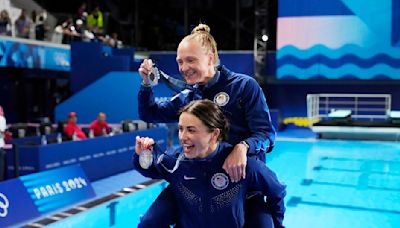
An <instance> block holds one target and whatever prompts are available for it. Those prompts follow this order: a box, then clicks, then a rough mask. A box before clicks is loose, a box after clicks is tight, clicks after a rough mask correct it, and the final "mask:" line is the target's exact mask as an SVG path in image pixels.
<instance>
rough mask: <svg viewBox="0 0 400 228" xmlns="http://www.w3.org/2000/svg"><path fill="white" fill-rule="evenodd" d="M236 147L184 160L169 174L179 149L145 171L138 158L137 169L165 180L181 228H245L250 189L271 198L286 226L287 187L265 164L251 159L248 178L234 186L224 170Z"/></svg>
mask: <svg viewBox="0 0 400 228" xmlns="http://www.w3.org/2000/svg"><path fill="white" fill-rule="evenodd" d="M232 149H233V146H232V145H230V144H227V143H220V144H219V146H218V148H217V149H216V151H215V152H213V154H211V155H210V156H209V157H208V158H205V159H186V160H185V159H184V160H182V161H181V162H180V165H179V167H178V169H176V170H175V172H173V173H169V172H167V171H166V169H165V168H164V167H166V168H167V169H169V170H172V168H173V167H174V165H175V162H176V158H177V156H178V155H179V154H180V153H182V148H179V149H178V150H177V151H175V152H174V153H173V154H172V155H170V156H164V157H163V159H162V161H161V162H160V163H157V164H153V165H152V166H151V167H150V168H149V169H142V168H141V167H140V165H139V156H138V155H136V154H135V155H134V162H133V163H134V166H135V169H136V170H137V171H139V172H140V173H141V174H142V175H144V176H146V177H151V178H156V179H165V180H167V181H168V182H169V183H170V184H171V187H172V190H173V192H174V194H175V197H176V199H177V203H178V208H179V215H178V218H179V219H178V223H177V225H178V226H177V227H190V228H195V227H208V228H210V227H218V228H221V227H243V226H244V223H245V221H244V208H245V207H244V206H245V205H244V204H245V200H246V192H247V191H248V189H252V190H257V191H261V192H262V193H263V195H265V196H267V199H268V200H267V204H266V205H267V207H268V210H269V211H270V212H271V215H272V217H273V219H274V222H276V221H278V223H280V224H281V225H282V221H283V216H284V211H285V206H284V196H285V195H286V190H285V186H284V185H282V184H281V183H280V182H279V181H278V179H277V177H276V175H275V173H274V172H273V171H271V170H270V169H269V168H268V167H267V166H265V164H264V163H262V162H261V161H259V160H256V159H255V158H249V159H248V160H247V166H246V178H245V179H242V180H241V181H239V182H236V183H232V182H230V180H229V177H228V174H227V173H226V172H225V171H224V170H223V169H222V165H223V163H224V160H225V158H226V157H227V156H228V155H229V153H230V152H231V151H232Z"/></svg>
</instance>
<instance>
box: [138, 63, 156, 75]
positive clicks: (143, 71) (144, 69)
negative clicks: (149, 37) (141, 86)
mask: <svg viewBox="0 0 400 228" xmlns="http://www.w3.org/2000/svg"><path fill="white" fill-rule="evenodd" d="M152 68H153V61H152V60H151V59H145V60H143V62H142V63H141V64H140V67H139V74H140V76H142V78H143V79H146V78H147V77H148V75H149V74H150V71H151V69H152Z"/></svg>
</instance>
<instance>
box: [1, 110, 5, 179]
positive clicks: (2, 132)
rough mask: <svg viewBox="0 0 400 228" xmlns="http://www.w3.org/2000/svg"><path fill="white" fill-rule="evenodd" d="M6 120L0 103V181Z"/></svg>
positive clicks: (3, 159) (3, 160) (3, 168)
mask: <svg viewBox="0 0 400 228" xmlns="http://www.w3.org/2000/svg"><path fill="white" fill-rule="evenodd" d="M6 127H7V122H6V118H5V117H4V112H3V107H1V105H0V181H2V180H4V179H5V177H4V175H5V171H6V152H5V151H4V150H3V147H4V144H5V143H4V138H5V132H6Z"/></svg>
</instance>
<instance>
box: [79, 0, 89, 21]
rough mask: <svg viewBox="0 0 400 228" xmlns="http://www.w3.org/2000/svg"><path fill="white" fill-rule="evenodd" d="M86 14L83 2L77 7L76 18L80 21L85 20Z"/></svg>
mask: <svg viewBox="0 0 400 228" xmlns="http://www.w3.org/2000/svg"><path fill="white" fill-rule="evenodd" d="M87 16H88V13H87V11H86V3H85V2H84V3H82V4H81V6H79V8H78V19H81V20H82V21H86V18H87Z"/></svg>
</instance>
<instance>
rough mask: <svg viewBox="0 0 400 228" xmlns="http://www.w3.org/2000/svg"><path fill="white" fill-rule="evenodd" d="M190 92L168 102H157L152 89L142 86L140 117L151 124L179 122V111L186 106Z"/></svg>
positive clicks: (183, 92)
mask: <svg viewBox="0 0 400 228" xmlns="http://www.w3.org/2000/svg"><path fill="white" fill-rule="evenodd" d="M188 93H189V92H188V91H185V90H184V91H182V92H180V93H178V94H177V95H175V96H174V97H172V98H171V99H170V100H168V101H163V102H156V101H155V98H154V92H153V89H152V88H151V87H146V86H141V87H140V90H139V94H138V108H139V117H140V119H141V120H143V121H146V122H149V123H171V122H177V121H178V111H179V109H180V108H181V107H183V106H184V105H185V101H186V100H187V94H188Z"/></svg>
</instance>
